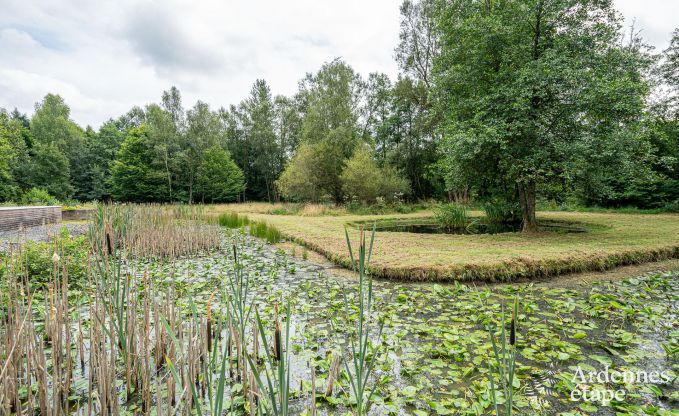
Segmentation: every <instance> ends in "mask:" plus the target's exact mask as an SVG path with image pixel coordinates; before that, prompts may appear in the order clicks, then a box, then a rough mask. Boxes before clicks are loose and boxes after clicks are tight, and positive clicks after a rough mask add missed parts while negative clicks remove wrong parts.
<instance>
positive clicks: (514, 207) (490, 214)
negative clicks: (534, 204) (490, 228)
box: [483, 199, 521, 224]
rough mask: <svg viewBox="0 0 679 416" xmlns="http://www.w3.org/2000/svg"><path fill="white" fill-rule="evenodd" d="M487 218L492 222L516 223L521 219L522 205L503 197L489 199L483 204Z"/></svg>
mask: <svg viewBox="0 0 679 416" xmlns="http://www.w3.org/2000/svg"><path fill="white" fill-rule="evenodd" d="M483 211H484V212H485V213H486V220H487V221H488V222H489V223H491V224H503V223H515V222H518V221H521V207H520V206H519V204H518V203H516V202H514V203H512V202H508V201H505V200H502V199H495V200H492V201H488V202H486V203H485V204H484V205H483Z"/></svg>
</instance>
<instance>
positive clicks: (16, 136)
mask: <svg viewBox="0 0 679 416" xmlns="http://www.w3.org/2000/svg"><path fill="white" fill-rule="evenodd" d="M15 114H18V112H17V111H16V110H14V112H13V113H12V115H11V116H10V115H9V114H7V112H6V111H5V110H4V109H1V108H0V201H9V200H13V199H16V198H17V197H18V196H19V194H20V192H21V184H22V183H23V181H24V179H25V176H24V175H25V170H26V169H25V166H26V164H27V163H28V152H27V148H26V142H27V140H28V137H29V132H28V128H27V127H26V126H25V124H24V123H23V121H22V120H21V118H17V117H15Z"/></svg>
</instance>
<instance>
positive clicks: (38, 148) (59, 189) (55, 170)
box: [26, 143, 73, 199]
mask: <svg viewBox="0 0 679 416" xmlns="http://www.w3.org/2000/svg"><path fill="white" fill-rule="evenodd" d="M26 179H27V180H26V182H27V184H29V185H30V187H31V188H32V187H39V188H41V189H44V190H45V191H47V192H49V193H50V194H51V195H54V196H55V197H56V198H58V199H68V198H69V197H70V196H71V195H72V194H73V186H72V185H71V169H70V167H69V162H68V159H67V158H66V156H65V155H64V153H62V152H61V150H59V147H57V145H56V144H54V143H51V144H42V143H37V144H36V145H35V146H34V147H33V149H32V157H31V159H30V163H29V164H28V172H27V178H26Z"/></svg>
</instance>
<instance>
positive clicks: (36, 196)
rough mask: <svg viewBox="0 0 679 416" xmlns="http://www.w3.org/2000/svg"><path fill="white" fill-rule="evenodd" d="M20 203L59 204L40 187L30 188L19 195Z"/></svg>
mask: <svg viewBox="0 0 679 416" xmlns="http://www.w3.org/2000/svg"><path fill="white" fill-rule="evenodd" d="M20 202H21V204H22V205H59V200H58V199H56V198H55V197H53V196H52V195H50V194H49V192H47V191H45V190H44V189H40V188H31V189H30V190H28V191H27V192H26V193H25V194H23V195H22V196H21V200H20Z"/></svg>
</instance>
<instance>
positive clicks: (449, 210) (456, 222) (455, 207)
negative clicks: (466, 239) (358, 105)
mask: <svg viewBox="0 0 679 416" xmlns="http://www.w3.org/2000/svg"><path fill="white" fill-rule="evenodd" d="M433 212H434V218H435V219H436V222H438V223H439V224H440V225H441V226H442V227H444V228H465V227H466V226H467V217H468V216H467V208H466V207H464V206H463V205H460V204H441V205H439V206H437V207H435V208H434V209H433Z"/></svg>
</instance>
